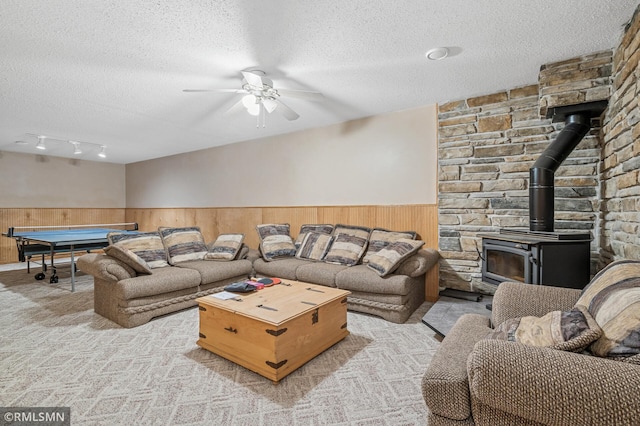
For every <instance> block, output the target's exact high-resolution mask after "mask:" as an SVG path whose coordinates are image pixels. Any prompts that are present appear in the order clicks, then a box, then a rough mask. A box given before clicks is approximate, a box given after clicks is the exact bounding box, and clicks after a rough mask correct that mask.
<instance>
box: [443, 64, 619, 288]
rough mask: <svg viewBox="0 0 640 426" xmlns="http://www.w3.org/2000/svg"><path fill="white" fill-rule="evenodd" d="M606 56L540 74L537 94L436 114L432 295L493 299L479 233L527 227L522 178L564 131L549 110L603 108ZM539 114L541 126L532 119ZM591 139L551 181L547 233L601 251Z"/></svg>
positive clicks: (500, 96)
mask: <svg viewBox="0 0 640 426" xmlns="http://www.w3.org/2000/svg"><path fill="white" fill-rule="evenodd" d="M611 61H612V52H611V51H606V52H600V53H596V54H593V55H587V56H584V57H580V58H574V59H571V60H567V61H562V62H558V63H553V64H547V65H544V66H542V67H541V70H540V79H539V84H538V85H532V86H527V87H520V88H515V89H511V90H506V91H504V92H498V93H494V94H491V95H488V96H481V97H475V98H470V99H465V100H460V101H454V102H449V103H446V104H443V105H441V106H440V107H439V129H440V132H439V198H438V199H439V209H438V213H439V216H438V219H439V235H440V243H439V247H440V251H441V253H442V258H443V259H442V261H441V262H440V286H441V287H448V288H455V289H461V290H472V291H482V292H492V291H493V290H494V286H491V285H487V284H484V283H483V282H482V280H481V260H480V256H479V251H481V250H482V247H481V239H480V238H478V236H477V234H478V233H479V232H496V231H498V229H499V228H513V227H516V228H528V227H529V210H528V209H529V190H528V188H529V168H530V167H531V166H532V165H533V163H534V162H535V160H536V159H537V158H538V157H539V155H540V154H541V153H542V151H544V149H545V148H546V147H547V146H548V145H549V143H550V141H551V140H553V139H554V138H555V136H556V135H557V134H558V132H559V131H560V130H561V129H562V127H564V124H563V123H552V120H551V119H547V118H545V117H544V114H546V112H547V109H548V108H551V107H554V106H560V105H573V104H576V103H583V102H590V101H595V100H602V99H607V98H608V97H609V95H610V93H611V89H610V83H611V78H610V75H611ZM541 113H542V114H543V115H542V116H541V115H540V114H541ZM598 137H599V130H598V129H595V130H593V131H592V132H591V133H590V134H589V135H587V136H586V137H585V138H584V139H583V140H582V141H581V142H580V144H579V145H578V147H577V148H576V149H575V150H574V151H573V152H572V153H571V155H570V156H569V158H567V160H565V162H564V163H563V164H562V166H560V168H559V169H558V170H557V172H556V180H555V194H556V199H555V229H556V230H570V229H580V230H589V231H592V233H593V234H594V240H593V243H592V251H593V256H592V257H593V258H594V267H595V263H596V260H597V259H598V256H599V254H598V247H599V233H598V229H599V210H600V202H599V195H600V194H599V179H598V176H599V173H600V170H599V164H600V143H599V139H598Z"/></svg>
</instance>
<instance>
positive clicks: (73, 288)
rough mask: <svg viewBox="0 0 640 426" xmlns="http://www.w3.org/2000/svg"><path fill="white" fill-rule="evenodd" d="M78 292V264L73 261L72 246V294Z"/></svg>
mask: <svg viewBox="0 0 640 426" xmlns="http://www.w3.org/2000/svg"><path fill="white" fill-rule="evenodd" d="M74 291H76V263H75V261H74V260H73V246H71V292H72V293H73V292H74Z"/></svg>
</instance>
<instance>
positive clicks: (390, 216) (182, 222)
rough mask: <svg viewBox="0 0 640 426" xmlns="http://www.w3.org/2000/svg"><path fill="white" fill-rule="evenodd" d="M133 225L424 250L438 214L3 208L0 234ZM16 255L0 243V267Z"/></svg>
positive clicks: (405, 209)
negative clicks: (350, 237) (383, 236)
mask: <svg viewBox="0 0 640 426" xmlns="http://www.w3.org/2000/svg"><path fill="white" fill-rule="evenodd" d="M122 222H138V225H139V227H140V230H142V231H154V230H157V229H158V227H159V226H194V225H196V226H199V227H200V229H201V230H202V233H203V235H204V237H205V239H206V241H207V242H209V241H213V240H214V239H215V238H216V237H217V236H218V235H220V234H223V233H230V232H241V233H243V234H245V243H246V244H247V245H248V246H249V247H252V248H257V247H258V234H257V233H256V230H255V227H256V225H259V224H261V223H289V224H290V225H291V234H292V236H293V237H294V238H295V237H296V236H297V234H298V231H299V229H300V226H301V225H303V224H305V223H330V224H337V223H342V224H347V225H362V226H368V227H371V228H385V229H389V230H394V231H405V230H412V231H416V232H417V233H418V235H419V238H421V239H422V240H423V241H424V242H425V247H432V248H436V249H437V248H438V208H437V205H436V204H411V205H394V206H387V205H381V206H302V207H300V206H296V207H211V208H157V209H146V208H145V209H133V208H127V209H124V208H115V209H85V208H3V209H0V227H1V228H0V229H1V230H2V232H7V229H8V228H9V227H11V226H48V225H56V226H59V225H90V224H96V223H122ZM17 261H18V252H17V249H16V246H15V241H14V240H13V239H11V238H6V237H3V238H1V239H0V264H6V263H15V262H17ZM438 270H439V269H438V267H436V268H433V269H432V270H431V271H430V272H429V273H428V274H427V278H426V281H425V292H426V300H428V301H431V302H435V301H436V300H437V299H438V290H439V289H438Z"/></svg>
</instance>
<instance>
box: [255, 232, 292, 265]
mask: <svg viewBox="0 0 640 426" xmlns="http://www.w3.org/2000/svg"><path fill="white" fill-rule="evenodd" d="M260 251H261V252H262V257H263V258H264V260H266V261H267V262H270V261H272V260H274V259H277V258H280V257H293V256H295V255H296V246H295V245H293V240H292V239H291V237H290V236H289V235H268V236H266V237H265V238H264V239H263V240H262V241H261V242H260Z"/></svg>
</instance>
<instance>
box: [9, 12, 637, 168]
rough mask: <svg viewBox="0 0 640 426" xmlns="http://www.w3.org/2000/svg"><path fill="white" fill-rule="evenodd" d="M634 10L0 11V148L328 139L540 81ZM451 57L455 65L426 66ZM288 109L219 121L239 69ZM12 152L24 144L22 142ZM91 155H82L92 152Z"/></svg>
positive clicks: (176, 148)
mask: <svg viewBox="0 0 640 426" xmlns="http://www.w3.org/2000/svg"><path fill="white" fill-rule="evenodd" d="M637 5H638V1H637V0H615V1H614V0H561V1H558V0H529V1H513V0H475V1H469V0H452V1H435V0H350V1H341V0H305V1H293V0H289V1H287V0H260V1H256V0H225V1H216V0H47V1H45V0H0V150H4V151H15V152H29V153H36V152H37V153H46V154H47V155H55V156H62V157H73V153H72V152H73V149H72V148H73V147H72V146H71V145H70V144H68V143H67V142H63V141H49V143H48V146H49V149H48V150H47V151H36V150H35V149H34V147H35V143H36V136H34V135H38V134H42V135H46V136H50V137H53V138H56V139H61V140H69V139H71V140H77V141H81V142H89V143H92V144H96V146H91V145H86V146H84V150H85V153H83V154H82V155H81V156H80V158H86V159H90V160H100V159H98V158H97V157H96V156H95V154H96V152H95V148H97V145H102V144H104V145H107V147H108V148H107V154H108V158H107V159H106V160H100V161H109V162H113V163H122V164H126V163H132V162H137V161H142V160H147V159H152V158H157V157H164V156H167V155H172V154H177V153H181V152H188V151H194V150H199V149H204V148H209V147H213V146H217V145H223V144H229V143H234V142H238V141H243V140H249V139H255V138H260V137H264V136H271V135H277V134H283V133H289V132H294V131H299V130H303V129H308V128H313V127H319V126H326V125H330V124H334V123H339V122H344V121H348V120H352V119H356V118H360V117H366V116H370V115H375V114H381V113H386V112H391V111H398V110H403V109H409V108H414V107H418V106H421V105H427V104H433V103H442V102H446V101H448V100H455V99H462V98H467V97H470V96H476V95H482V94H488V93H492V92H495V91H498V90H503V89H507V88H512V87H518V86H523V85H528V84H534V83H536V82H537V76H538V70H539V67H540V65H542V64H545V63H549V62H553V61H558V60H563V59H568V58H572V57H576V56H579V55H582V54H588V53H593V52H596V51H599V50H604V49H610V48H613V47H614V46H616V45H617V43H618V41H619V39H620V37H621V34H622V32H623V27H624V25H625V24H626V23H627V22H628V21H629V20H630V19H631V17H632V14H633V12H634V10H635V8H636V7H637ZM438 46H446V47H449V48H450V50H451V52H452V53H451V55H450V57H449V58H447V59H445V60H442V61H427V60H426V59H425V56H424V54H425V52H426V51H427V50H429V49H431V48H434V47H438ZM250 68H259V69H262V70H264V71H266V73H267V76H268V77H270V78H271V79H272V80H273V81H274V86H275V87H276V88H279V87H280V88H289V89H299V90H312V91H319V92H322V93H323V94H324V95H325V97H326V99H325V101H324V102H321V103H316V102H311V101H304V100H300V99H292V98H284V97H283V98H282V100H283V101H284V102H285V103H286V104H287V105H288V106H290V107H291V108H293V109H294V110H295V111H297V112H298V113H299V114H300V115H301V117H300V118H299V119H298V120H296V121H287V120H285V119H284V118H283V117H282V115H280V114H278V111H277V110H276V111H274V112H273V113H272V114H270V115H268V116H267V122H266V127H265V128H259V129H257V128H256V119H255V117H252V116H250V115H248V114H246V113H245V112H244V111H240V112H239V113H236V114H233V115H231V116H223V115H222V114H223V112H224V111H225V110H226V109H227V108H229V107H230V106H231V105H233V104H234V103H235V101H237V100H238V99H239V96H240V95H236V94H232V93H184V92H183V91H182V90H183V89H199V88H240V84H241V83H240V81H241V75H240V73H239V71H240V70H243V69H250ZM16 141H23V142H27V144H17V143H15V142H16ZM92 149H94V152H88V151H92Z"/></svg>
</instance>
